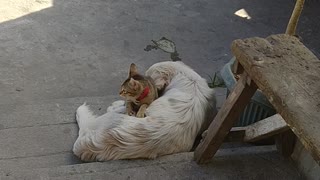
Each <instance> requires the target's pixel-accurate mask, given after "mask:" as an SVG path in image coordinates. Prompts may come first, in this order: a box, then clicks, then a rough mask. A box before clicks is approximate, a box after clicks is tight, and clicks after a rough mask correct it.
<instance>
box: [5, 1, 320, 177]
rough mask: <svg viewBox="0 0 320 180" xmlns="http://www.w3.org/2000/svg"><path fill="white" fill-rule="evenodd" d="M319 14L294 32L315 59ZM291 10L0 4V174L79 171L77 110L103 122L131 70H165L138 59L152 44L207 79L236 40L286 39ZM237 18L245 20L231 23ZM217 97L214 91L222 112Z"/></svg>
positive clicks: (216, 4) (220, 93) (156, 56)
mask: <svg viewBox="0 0 320 180" xmlns="http://www.w3.org/2000/svg"><path fill="white" fill-rule="evenodd" d="M319 5H320V4H319V2H318V1H309V2H307V3H306V6H305V10H304V12H303V15H302V17H301V19H300V24H299V27H298V34H299V35H300V36H301V37H302V39H303V42H304V43H305V44H306V45H307V46H308V47H309V48H310V49H311V50H312V51H313V52H314V53H315V54H316V55H317V56H318V57H319V53H320V51H319V49H320V44H319V39H320V32H319V31H318V30H319V23H318V22H320V16H318V15H317V13H318V10H317V8H318V7H319ZM293 6H294V1H292V0H283V1H281V2H280V1H279V2H278V1H277V2H275V1H268V0H261V1H247V0H238V1H232V0H225V1H217V0H202V1H181V0H173V1H169V0H162V1H149V0H139V1H137V0H122V1H117V0H90V1H85V0H68V1H63V0H24V1H16V0H7V1H0V42H1V43H0V144H1V147H0V171H1V172H2V173H3V174H4V175H8V176H9V175H10V173H12V171H14V170H18V169H24V168H28V167H29V168H30V167H32V168H33V167H34V168H40V167H52V166H54V167H56V166H59V165H70V164H76V163H80V162H79V160H78V159H77V158H76V157H74V156H73V155H72V153H71V148H72V145H73V143H74V140H75V138H76V135H77V126H76V124H75V120H74V112H75V109H76V108H77V106H79V105H80V104H82V103H83V102H84V101H87V102H88V103H89V104H91V105H93V107H94V109H95V111H96V112H97V113H98V114H102V113H104V112H105V110H106V107H107V106H108V104H109V103H110V102H112V101H113V100H115V99H118V90H119V86H120V84H121V82H122V81H123V80H124V79H125V77H126V76H127V69H128V66H129V64H130V63H132V62H134V63H136V64H137V65H138V66H139V68H140V69H141V71H144V70H146V69H147V68H148V67H149V66H150V65H152V64H154V63H156V62H160V61H164V60H169V56H168V54H166V53H163V52H161V51H159V50H158V51H151V52H145V51H144V50H143V49H144V48H145V46H146V45H148V44H150V43H151V40H152V39H154V40H157V39H159V38H161V37H162V36H165V37H167V38H169V39H171V40H173V41H174V42H175V43H176V46H177V49H178V52H179V54H180V56H181V58H182V60H183V61H184V62H185V63H186V64H188V65H190V66H191V67H192V68H194V69H195V70H196V71H197V72H198V73H199V74H200V75H202V76H203V77H205V78H207V79H208V75H211V76H212V75H213V74H214V72H216V71H218V70H219V69H220V68H221V67H222V66H223V65H224V63H226V62H227V61H228V60H229V59H230V58H231V57H232V54H231V52H230V44H231V42H232V41H233V40H234V39H237V38H245V37H252V36H262V37H265V36H268V35H270V34H275V33H283V32H284V31H285V28H286V24H287V22H288V20H289V17H290V14H291V11H292V8H293ZM240 9H245V10H246V11H247V13H248V14H249V16H250V17H251V19H247V18H242V17H239V16H236V15H235V14H234V13H235V12H236V11H238V10H240ZM224 95H225V91H224V89H219V90H217V97H218V99H219V102H220V103H219V104H221V103H222V101H223V98H224ZM279 161H281V160H279ZM221 163H222V162H221ZM253 166H254V165H253ZM226 168H227V167H226ZM279 173H281V172H279ZM222 179H230V178H227V177H226V178H222ZM231 179H232V178H231Z"/></svg>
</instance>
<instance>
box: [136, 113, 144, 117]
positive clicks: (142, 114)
mask: <svg viewBox="0 0 320 180" xmlns="http://www.w3.org/2000/svg"><path fill="white" fill-rule="evenodd" d="M136 117H137V118H144V113H141V112H138V113H137V116H136Z"/></svg>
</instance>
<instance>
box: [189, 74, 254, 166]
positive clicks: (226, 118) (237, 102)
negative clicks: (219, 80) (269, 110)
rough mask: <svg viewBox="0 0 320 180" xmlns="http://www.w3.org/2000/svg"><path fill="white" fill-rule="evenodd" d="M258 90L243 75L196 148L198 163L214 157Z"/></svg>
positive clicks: (245, 75)
mask: <svg viewBox="0 0 320 180" xmlns="http://www.w3.org/2000/svg"><path fill="white" fill-rule="evenodd" d="M256 89H257V87H256V85H255V83H251V85H250V86H249V85H248V84H247V74H246V73H244V74H242V75H241V78H240V79H239V81H238V82H237V84H236V86H235V88H234V89H233V90H232V92H231V93H230V95H229V96H228V98H227V100H226V102H225V103H224V104H223V105H222V107H221V109H220V111H219V112H218V114H217V115H216V117H215V118H214V120H213V121H212V123H211V124H210V126H209V128H208V133H207V135H206V137H205V138H204V140H203V141H202V142H201V143H200V144H199V146H198V147H197V148H196V150H195V152H194V156H195V160H196V161H197V163H205V162H207V161H208V160H210V159H211V158H212V157H213V156H214V154H215V153H216V152H217V150H218V149H219V147H220V146H221V144H222V142H223V140H224V138H225V137H226V136H227V135H228V133H229V131H230V129H231V128H232V126H233V124H234V123H235V122H236V120H237V119H238V117H239V116H240V114H241V112H242V111H243V110H244V108H245V106H246V105H247V104H248V103H249V101H250V99H251V97H252V96H253V94H254V93H255V91H256Z"/></svg>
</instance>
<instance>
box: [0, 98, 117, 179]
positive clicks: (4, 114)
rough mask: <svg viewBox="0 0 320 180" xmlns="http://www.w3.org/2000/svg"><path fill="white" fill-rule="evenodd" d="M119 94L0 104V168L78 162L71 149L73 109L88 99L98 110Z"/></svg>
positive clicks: (74, 128) (5, 170)
mask: <svg viewBox="0 0 320 180" xmlns="http://www.w3.org/2000/svg"><path fill="white" fill-rule="evenodd" d="M117 99H119V97H118V96H104V97H77V98H67V99H55V100H50V101H38V102H29V103H28V104H0V114H1V117H0V144H1V146H0V171H2V172H3V173H4V174H8V173H9V174H10V173H11V172H12V171H15V170H17V169H28V168H40V167H55V166H60V165H70V164H76V163H80V161H79V160H78V158H76V157H75V156H74V155H73V153H72V151H71V150H72V146H73V143H74V142H75V140H76V138H77V136H78V126H77V124H76V121H75V111H76V109H77V107H78V106H80V105H81V104H83V103H84V102H87V104H89V105H90V106H91V108H92V110H93V111H94V112H95V113H96V114H97V115H100V114H103V113H105V112H106V109H107V107H108V106H109V105H110V104H111V103H112V102H113V101H114V100H117Z"/></svg>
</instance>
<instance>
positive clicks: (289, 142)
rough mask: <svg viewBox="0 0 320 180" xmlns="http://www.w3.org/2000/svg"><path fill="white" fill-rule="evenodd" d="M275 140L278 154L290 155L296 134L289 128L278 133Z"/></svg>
mask: <svg viewBox="0 0 320 180" xmlns="http://www.w3.org/2000/svg"><path fill="white" fill-rule="evenodd" d="M275 140H276V146H277V149H278V151H279V152H280V154H281V155H282V156H284V157H290V156H291V154H292V153H293V150H294V145H295V143H296V136H295V135H294V133H293V132H292V131H291V130H290V129H289V130H288V131H286V132H284V133H281V134H278V135H277V137H276V138H275Z"/></svg>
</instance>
